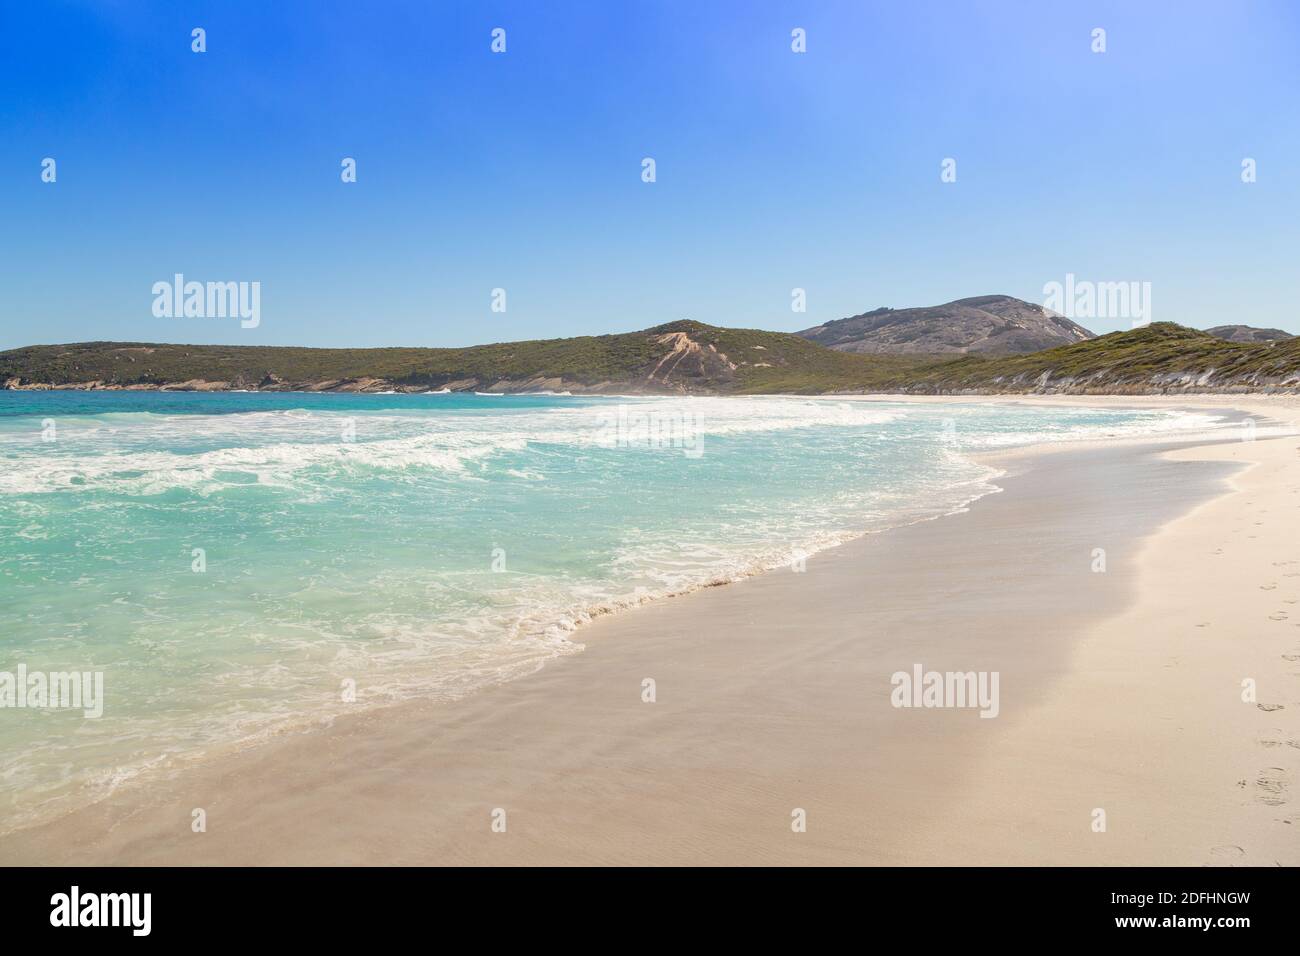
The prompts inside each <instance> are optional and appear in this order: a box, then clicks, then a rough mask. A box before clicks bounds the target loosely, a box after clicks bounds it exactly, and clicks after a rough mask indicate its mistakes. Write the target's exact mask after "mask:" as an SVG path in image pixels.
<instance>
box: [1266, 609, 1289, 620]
mask: <svg viewBox="0 0 1300 956" xmlns="http://www.w3.org/2000/svg"><path fill="white" fill-rule="evenodd" d="M1286 617H1287V615H1286V611H1278V612H1277V613H1276V614H1270V615H1269V616H1268V619H1269V620H1270V621H1285V620H1286Z"/></svg>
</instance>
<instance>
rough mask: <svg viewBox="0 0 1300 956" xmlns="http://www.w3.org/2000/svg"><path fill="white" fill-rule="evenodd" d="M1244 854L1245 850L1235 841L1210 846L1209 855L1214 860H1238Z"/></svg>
mask: <svg viewBox="0 0 1300 956" xmlns="http://www.w3.org/2000/svg"><path fill="white" fill-rule="evenodd" d="M1245 855H1246V851H1245V850H1243V849H1242V848H1241V847H1239V846H1237V845H1236V844H1235V843H1220V844H1219V845H1218V846H1212V847H1210V856H1212V857H1214V858H1215V859H1216V860H1223V861H1225V862H1226V861H1228V860H1240V859H1241V858H1242V857H1243V856H1245Z"/></svg>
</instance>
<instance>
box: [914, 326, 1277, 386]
mask: <svg viewBox="0 0 1300 956" xmlns="http://www.w3.org/2000/svg"><path fill="white" fill-rule="evenodd" d="M900 386H901V390H903V391H908V392H937V393H961V392H1060V393H1073V394H1087V393H1090V392H1095V393H1109V394H1151V393H1165V392H1212V391H1275V390H1279V389H1285V390H1294V389H1296V388H1297V387H1300V338H1291V339H1288V340H1286V341H1283V342H1267V343H1254V344H1247V343H1235V342H1225V341H1223V340H1222V339H1218V338H1215V337H1214V336H1212V335H1210V334H1208V333H1206V332H1199V331H1197V330H1196V329H1188V328H1184V327H1183V326H1181V325H1175V324H1174V323H1172V322H1156V323H1153V324H1151V325H1148V326H1144V327H1142V328H1138V329H1132V330H1130V331H1126V332H1112V333H1111V334H1109V335H1103V336H1100V337H1098V338H1095V339H1090V340H1088V341H1086V342H1079V343H1077V344H1075V345H1066V346H1062V347H1060V348H1054V349H1047V350H1046V351H1043V352H1035V353H1034V354H1032V355H1017V356H1004V357H1000V358H988V357H983V356H967V357H964V358H960V359H955V360H952V361H949V362H942V363H934V364H931V365H929V366H927V367H922V368H918V369H914V370H912V372H911V373H910V374H909V375H908V376H907V380H906V382H905V383H900Z"/></svg>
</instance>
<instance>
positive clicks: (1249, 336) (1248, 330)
mask: <svg viewBox="0 0 1300 956" xmlns="http://www.w3.org/2000/svg"><path fill="white" fill-rule="evenodd" d="M1205 332H1206V334H1207V335H1213V336H1214V337H1215V338H1216V339H1223V340H1224V341H1225V342H1278V341H1281V340H1282V339H1289V338H1291V333H1290V332H1283V331H1282V330H1281V329H1258V328H1255V326H1253V325H1216V326H1215V327H1214V328H1212V329H1206V330H1205Z"/></svg>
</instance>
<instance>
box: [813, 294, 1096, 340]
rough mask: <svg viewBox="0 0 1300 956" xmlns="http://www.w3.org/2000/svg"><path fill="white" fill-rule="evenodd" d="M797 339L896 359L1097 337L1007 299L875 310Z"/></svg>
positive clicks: (984, 298) (1035, 307)
mask: <svg viewBox="0 0 1300 956" xmlns="http://www.w3.org/2000/svg"><path fill="white" fill-rule="evenodd" d="M795 334H796V335H800V336H802V337H803V338H805V339H810V340H812V341H813V342H817V343H818V344H820V345H825V346H827V347H828V348H832V349H835V350H836V351H840V352H871V353H876V354H895V355H897V354H928V355H945V354H964V353H969V352H975V353H980V354H988V355H1016V354H1020V353H1024V352H1037V351H1039V350H1040V349H1048V348H1053V347H1054V346H1057V345H1069V344H1071V343H1074V342H1082V341H1085V340H1087V339H1091V338H1095V336H1094V335H1093V334H1092V333H1091V332H1089V331H1088V330H1087V329H1085V328H1084V327H1083V326H1081V325H1078V324H1076V323H1074V322H1071V321H1070V320H1069V319H1067V318H1065V317H1064V316H1060V315H1056V314H1055V313H1053V312H1051V311H1049V310H1047V309H1045V308H1043V307H1042V306H1041V305H1035V304H1034V303H1032V302H1025V301H1024V300H1022V299H1017V298H1014V297H1012V296H1009V295H983V296H976V297H975V298H972V299H958V300H957V301H955V302H948V303H945V304H944V305H934V306H929V307H927V308H919V309H876V310H875V311H873V312H865V313H863V314H862V315H855V316H851V317H850V318H847V319H836V320H835V321H833V322H827V323H826V324H825V325H819V326H816V327H815V328H811V329H804V330H803V331H802V332H797V333H795Z"/></svg>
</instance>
